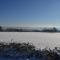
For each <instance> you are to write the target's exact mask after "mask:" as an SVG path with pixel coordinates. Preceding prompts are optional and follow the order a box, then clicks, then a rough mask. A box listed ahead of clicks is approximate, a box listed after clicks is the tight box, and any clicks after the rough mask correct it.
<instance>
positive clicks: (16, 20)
mask: <svg viewBox="0 0 60 60" xmlns="http://www.w3.org/2000/svg"><path fill="white" fill-rule="evenodd" d="M0 25H5V26H37V27H38V26H60V0H0Z"/></svg>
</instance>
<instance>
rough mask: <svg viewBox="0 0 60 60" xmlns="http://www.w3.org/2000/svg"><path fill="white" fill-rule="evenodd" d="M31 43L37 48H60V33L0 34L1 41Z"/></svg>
mask: <svg viewBox="0 0 60 60" xmlns="http://www.w3.org/2000/svg"><path fill="white" fill-rule="evenodd" d="M11 40H13V41H15V42H30V43H32V44H33V45H35V46H36V47H37V48H45V47H50V48H54V47H55V46H56V47H59V46H60V33H42V32H0V41H1V42H2V41H4V42H11Z"/></svg>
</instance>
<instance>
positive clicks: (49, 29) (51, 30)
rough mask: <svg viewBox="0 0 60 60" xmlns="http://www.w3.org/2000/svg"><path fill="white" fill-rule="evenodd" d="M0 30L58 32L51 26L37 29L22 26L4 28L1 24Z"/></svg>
mask: <svg viewBox="0 0 60 60" xmlns="http://www.w3.org/2000/svg"><path fill="white" fill-rule="evenodd" d="M0 32H58V29H57V28H55V27H53V28H43V29H42V30H38V29H22V28H19V29H18V28H6V29H3V28H2V26H0Z"/></svg>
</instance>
